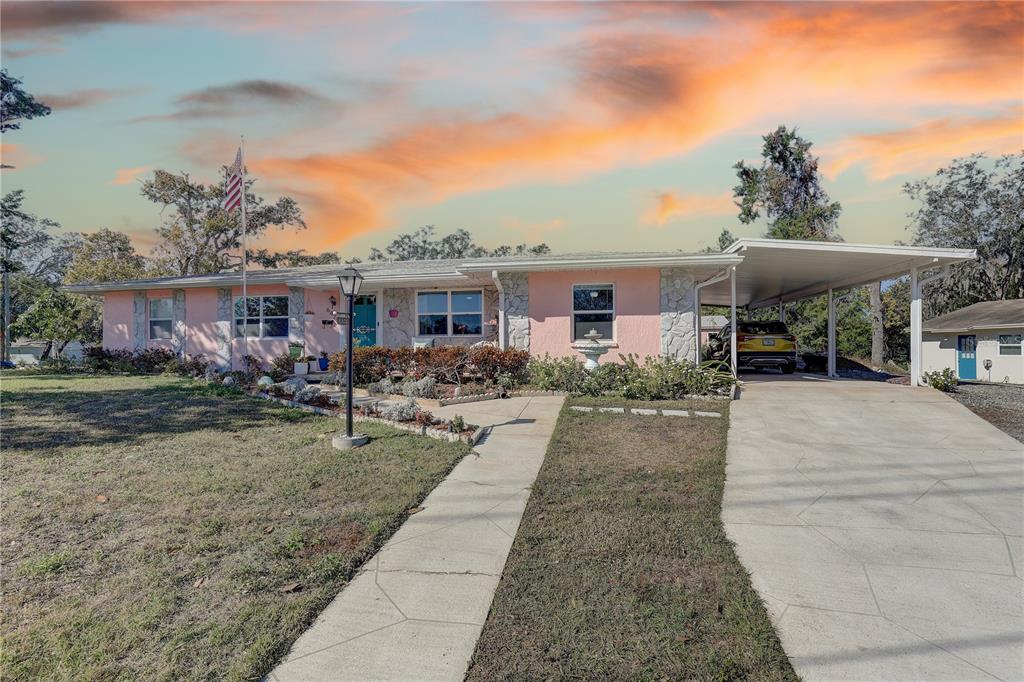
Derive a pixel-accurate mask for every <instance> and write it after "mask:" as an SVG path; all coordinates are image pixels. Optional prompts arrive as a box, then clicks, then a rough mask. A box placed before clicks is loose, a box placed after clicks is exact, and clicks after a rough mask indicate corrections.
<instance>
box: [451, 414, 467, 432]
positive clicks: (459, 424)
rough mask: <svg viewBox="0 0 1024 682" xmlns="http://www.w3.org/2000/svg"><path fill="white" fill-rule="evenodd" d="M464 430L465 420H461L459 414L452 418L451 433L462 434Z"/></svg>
mask: <svg viewBox="0 0 1024 682" xmlns="http://www.w3.org/2000/svg"><path fill="white" fill-rule="evenodd" d="M465 430H466V420H465V419H463V418H462V415H461V414H457V415H455V416H454V417H452V431H454V432H455V433H462V432H463V431H465Z"/></svg>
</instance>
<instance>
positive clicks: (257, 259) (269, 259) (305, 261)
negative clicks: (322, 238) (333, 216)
mask: <svg viewBox="0 0 1024 682" xmlns="http://www.w3.org/2000/svg"><path fill="white" fill-rule="evenodd" d="M249 262H250V263H255V264H257V265H259V266H260V267H264V268H299V267H303V266H306V265H334V264H337V263H341V256H339V255H338V254H337V253H335V252H333V251H324V252H323V253H321V254H320V255H319V256H317V255H313V254H311V253H306V250H305V249H293V250H291V251H285V252H284V253H278V252H270V251H268V250H267V249H258V250H256V251H249ZM355 262H358V259H356V260H355Z"/></svg>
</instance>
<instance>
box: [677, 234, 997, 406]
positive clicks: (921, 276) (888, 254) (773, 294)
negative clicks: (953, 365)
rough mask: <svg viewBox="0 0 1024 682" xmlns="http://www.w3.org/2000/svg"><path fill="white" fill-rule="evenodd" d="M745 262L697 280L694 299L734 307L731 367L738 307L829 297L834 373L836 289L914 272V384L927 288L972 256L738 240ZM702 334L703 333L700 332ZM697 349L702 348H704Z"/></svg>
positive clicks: (734, 248)
mask: <svg viewBox="0 0 1024 682" xmlns="http://www.w3.org/2000/svg"><path fill="white" fill-rule="evenodd" d="M725 253H727V254H735V255H739V256H742V257H743V260H742V261H741V262H740V263H738V264H736V265H732V266H730V267H728V268H725V269H723V270H722V271H720V272H719V273H718V274H717V275H716V276H714V277H712V278H709V279H708V280H705V281H704V282H703V283H699V284H698V288H697V290H696V296H695V299H696V300H695V303H697V304H698V308H697V311H698V315H697V317H698V319H699V305H701V304H706V305H720V306H729V307H730V310H731V316H730V317H731V329H732V344H731V347H732V369H733V372H734V373H735V372H736V369H737V367H736V364H737V363H736V308H737V307H741V306H748V307H750V308H763V307H767V306H775V305H777V306H779V308H780V312H781V310H782V304H784V303H788V302H791V301H798V300H800V299H804V298H809V297H811V296H817V295H820V294H827V295H828V375H829V376H835V375H836V315H835V302H836V295H835V293H836V292H837V291H841V290H844V289H850V288H852V287H857V286H864V285H867V284H871V283H873V282H878V281H882V280H886V279H894V278H897V277H901V276H903V275H907V274H909V275H910V383H911V385H912V386H918V385H920V383H921V322H922V320H921V292H922V287H923V285H925V284H927V283H928V282H930V281H933V280H934V279H937V278H940V277H943V276H945V275H946V274H947V273H948V266H949V265H950V264H952V263H958V262H961V261H966V260H973V259H974V258H976V257H977V253H976V252H975V251H973V250H970V249H937V248H928V247H919V246H881V245H877V244H847V243H843V242H812V241H787V240H778V239H740V240H737V241H736V242H734V243H733V244H732V245H731V246H729V248H727V249H726V250H725ZM698 338H699V336H698ZM698 353H699V350H698Z"/></svg>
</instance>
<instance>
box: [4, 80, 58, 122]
mask: <svg viewBox="0 0 1024 682" xmlns="http://www.w3.org/2000/svg"><path fill="white" fill-rule="evenodd" d="M21 84H22V83H21V81H20V80H19V79H17V78H15V77H13V76H11V75H10V74H9V73H7V69H0V132H4V133H6V132H7V131H8V130H18V129H19V128H21V122H22V121H27V120H29V119H33V118H39V117H41V116H48V115H49V114H50V107H48V106H46V105H45V104H43V103H42V102H37V101H36V98H35V97H33V96H32V95H30V94H29V93H27V92H25V91H24V90H23V89H22V88H21Z"/></svg>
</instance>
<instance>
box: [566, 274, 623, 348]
mask: <svg viewBox="0 0 1024 682" xmlns="http://www.w3.org/2000/svg"><path fill="white" fill-rule="evenodd" d="M614 322H615V286H614V285H612V284H574V285H573V287H572V340H573V341H578V340H580V339H582V338H583V337H584V336H585V335H586V334H587V333H589V332H590V330H591V329H596V330H597V331H599V332H600V333H601V334H602V337H601V340H602V341H612V340H614V338H615V324H614Z"/></svg>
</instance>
